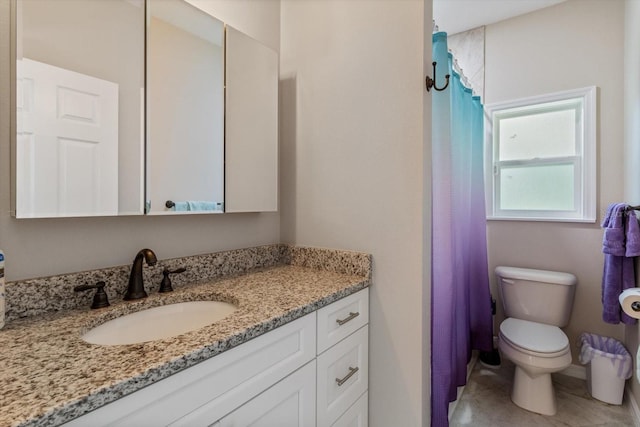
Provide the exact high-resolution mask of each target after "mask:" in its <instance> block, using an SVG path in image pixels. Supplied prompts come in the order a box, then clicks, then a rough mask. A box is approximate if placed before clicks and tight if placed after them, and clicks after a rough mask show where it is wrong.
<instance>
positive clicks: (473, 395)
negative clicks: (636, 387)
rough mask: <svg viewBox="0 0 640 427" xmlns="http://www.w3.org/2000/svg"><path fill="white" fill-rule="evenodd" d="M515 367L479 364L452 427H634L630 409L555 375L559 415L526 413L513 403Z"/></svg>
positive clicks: (581, 382)
mask: <svg viewBox="0 0 640 427" xmlns="http://www.w3.org/2000/svg"><path fill="white" fill-rule="evenodd" d="M513 371H514V366H513V364H511V363H510V362H509V361H505V360H504V358H503V359H502V366H501V367H500V369H489V368H486V367H484V366H483V365H482V364H480V362H478V363H476V365H475V367H474V368H473V371H472V372H471V376H470V378H469V382H468V384H467V386H466V387H465V389H464V392H463V394H462V396H461V397H460V399H459V401H458V404H457V407H456V408H455V410H454V412H453V414H452V416H451V421H450V426H451V427H461V426H473V427H538V426H554V427H555V426H563V427H595V426H606V427H614V426H615V427H622V426H634V422H633V417H632V415H631V412H630V410H629V408H628V406H627V405H621V406H617V405H609V404H607V403H604V402H600V401H599V400H596V399H593V398H592V397H591V396H590V395H589V392H588V391H587V383H586V381H584V380H580V379H577V378H573V377H568V376H566V375H559V374H554V375H553V383H554V387H555V389H556V396H557V399H558V412H557V413H556V415H554V416H552V417H550V416H545V415H539V414H534V413H533V412H529V411H526V410H524V409H522V408H520V407H518V406H516V405H515V404H513V402H511V398H510V397H509V395H510V393H511V379H512V378H513Z"/></svg>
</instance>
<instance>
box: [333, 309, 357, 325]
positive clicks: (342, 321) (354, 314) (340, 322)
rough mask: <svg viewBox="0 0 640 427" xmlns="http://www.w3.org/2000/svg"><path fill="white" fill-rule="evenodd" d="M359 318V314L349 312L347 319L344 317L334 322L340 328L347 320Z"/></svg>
mask: <svg viewBox="0 0 640 427" xmlns="http://www.w3.org/2000/svg"><path fill="white" fill-rule="evenodd" d="M358 316H360V312H359V311H356V312H355V313H354V312H350V313H349V316H348V317H345V318H344V319H336V322H338V325H340V326H342V325H344V324H345V323H347V322H348V321H349V320H353V319H355V318H356V317H358Z"/></svg>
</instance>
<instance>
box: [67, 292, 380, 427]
mask: <svg viewBox="0 0 640 427" xmlns="http://www.w3.org/2000/svg"><path fill="white" fill-rule="evenodd" d="M356 313H357V314H356ZM334 323H335V326H334V325H333V324H334ZM367 324H368V289H364V290H362V291H360V292H357V293H355V294H352V295H350V296H348V297H346V298H343V299H341V300H339V301H336V302H334V303H333V304H330V305H328V306H326V307H323V308H322V309H320V310H318V311H317V312H314V313H310V314H308V315H306V316H304V317H301V318H299V319H297V320H295V321H293V322H290V323H288V324H286V325H283V326H281V327H279V328H277V329H275V330H273V331H271V332H268V333H266V334H264V335H261V336H259V337H257V338H254V339H252V340H250V341H248V342H246V343H244V344H242V345H239V346H237V347H235V348H232V349H230V350H227V351H225V352H223V353H221V354H219V355H217V356H215V357H212V358H211V359H208V360H205V361H204V362H201V363H199V364H197V365H195V366H193V367H191V368H188V369H185V370H184V371H181V372H178V373H176V374H174V375H171V376H169V377H167V378H165V379H163V380H161V381H158V382H157V383H154V384H152V385H150V386H147V387H145V388H143V389H141V390H139V391H136V392H135V393H132V394H129V395H127V396H125V397H123V398H121V399H119V400H116V401H115V402H112V403H109V404H107V405H105V406H103V407H101V408H98V409H96V410H95V411H93V412H90V413H88V414H86V415H84V416H82V417H80V418H76V419H75V420H72V421H70V422H68V423H67V424H65V425H66V426H136V427H144V426H154V427H155V426H160V425H171V426H189V427H191V426H211V425H213V426H215V427H242V426H248V425H251V426H264V427H270V426H278V427H307V426H309V427H313V426H317V427H323V426H341V425H344V426H351V425H355V426H363V427H364V426H366V412H367V397H366V396H367V393H366V391H367V388H368V378H367V377H368V369H367V362H368V355H367V352H368V346H367V344H368V326H367ZM354 420H355V421H354ZM354 422H356V424H353V423H354Z"/></svg>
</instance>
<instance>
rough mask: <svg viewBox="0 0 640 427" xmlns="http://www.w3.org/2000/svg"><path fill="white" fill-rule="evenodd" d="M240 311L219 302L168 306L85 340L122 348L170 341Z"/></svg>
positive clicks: (135, 315)
mask: <svg viewBox="0 0 640 427" xmlns="http://www.w3.org/2000/svg"><path fill="white" fill-rule="evenodd" d="M237 309H238V307H236V306H235V305H233V304H229V303H226V302H220V301H191V302H181V303H177V304H168V305H163V306H160V307H154V308H149V309H147V310H142V311H138V312H136V313H131V314H127V315H125V316H121V317H118V318H116V319H113V320H110V321H108V322H106V323H103V324H102V325H99V326H96V327H95V328H93V329H90V330H89V331H88V332H87V333H85V334H84V335H83V336H82V339H83V340H84V341H86V342H88V343H91V344H102V345H120V344H137V343H143V342H147V341H153V340H159V339H163V338H171V337H175V336H177V335H180V334H184V333H186V332H189V331H195V330H196V329H200V328H202V327H204V326H207V325H210V324H212V323H214V322H217V321H218V320H220V319H223V318H225V317H227V316H228V315H229V314H231V313H233V312H234V311H236V310H237Z"/></svg>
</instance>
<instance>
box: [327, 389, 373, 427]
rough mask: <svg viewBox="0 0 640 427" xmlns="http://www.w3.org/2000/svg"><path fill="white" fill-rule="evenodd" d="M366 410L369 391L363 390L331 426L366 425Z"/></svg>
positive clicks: (360, 426) (363, 426)
mask: <svg viewBox="0 0 640 427" xmlns="http://www.w3.org/2000/svg"><path fill="white" fill-rule="evenodd" d="M368 411H369V393H368V392H365V393H364V394H363V395H362V396H360V398H359V399H358V400H357V401H356V403H354V404H353V405H351V408H349V409H347V412H345V413H344V414H342V416H341V417H340V418H338V420H337V421H336V422H335V423H333V424H331V427H367V426H368V425H369V420H368V418H367V416H368Z"/></svg>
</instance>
